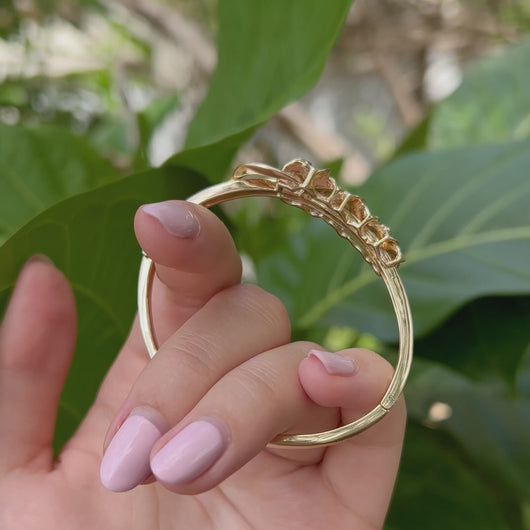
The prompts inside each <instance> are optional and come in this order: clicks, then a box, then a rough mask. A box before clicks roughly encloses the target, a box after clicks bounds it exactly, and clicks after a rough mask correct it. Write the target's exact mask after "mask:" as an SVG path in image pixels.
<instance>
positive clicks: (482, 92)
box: [428, 40, 530, 148]
mask: <svg viewBox="0 0 530 530" xmlns="http://www.w3.org/2000/svg"><path fill="white" fill-rule="evenodd" d="M529 85H530V41H528V40H527V41H525V42H523V43H520V44H518V45H516V46H513V47H511V48H507V49H506V50H504V51H503V52H502V53H500V54H499V55H497V56H495V57H489V58H486V59H483V60H482V61H479V62H477V63H476V64H475V65H474V66H472V67H471V68H470V70H469V72H468V73H467V74H466V75H465V77H464V80H463V83H462V85H461V86H460V87H459V88H458V89H457V90H456V91H455V92H454V94H453V95H451V96H450V97H449V98H447V99H446V100H445V101H443V102H442V103H440V104H439V105H437V106H436V107H435V109H434V112H433V116H432V119H431V122H430V124H429V135H428V144H429V146H430V147H432V148H440V147H458V146H467V145H471V144H480V143H491V142H499V141H507V140H514V139H523V138H528V137H529V136H530V90H528V86H529Z"/></svg>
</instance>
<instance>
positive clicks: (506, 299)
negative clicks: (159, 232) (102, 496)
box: [0, 0, 530, 530]
mask: <svg viewBox="0 0 530 530" xmlns="http://www.w3.org/2000/svg"><path fill="white" fill-rule="evenodd" d="M258 3H259V2H257V1H256V4H258ZM234 5H236V4H235V3H234ZM276 5H280V3H276ZM322 5H323V6H324V5H325V2H322ZM237 6H239V7H241V4H237V5H236V8H234V9H237ZM231 8H233V6H232V7H231ZM323 9H325V8H324V7H323ZM319 22H320V20H319ZM295 23H296V21H295V22H294V23H292V24H295ZM291 27H292V26H291ZM218 30H219V27H218V16H217V4H216V2H214V1H213V0H180V1H177V0H174V1H169V0H168V1H162V0H86V1H77V2H74V1H66V0H65V1H63V0H17V1H10V0H7V1H6V0H0V162H2V163H1V164H0V209H1V215H0V245H2V246H0V302H2V303H4V302H5V300H6V299H7V296H8V293H9V289H10V288H11V286H12V283H13V282H14V278H15V276H16V271H17V270H18V267H19V265H20V264H21V263H22V262H23V260H24V259H26V258H27V256H28V255H29V253H30V252H35V251H40V252H47V253H49V255H51V256H52V257H53V259H54V261H55V262H56V263H57V264H58V265H59V266H60V267H62V268H63V270H65V272H66V273H67V274H68V275H69V277H70V279H72V278H73V277H75V278H76V281H77V285H75V289H77V290H76V297H77V301H78V306H79V308H80V315H81V319H80V322H81V326H80V341H79V344H78V351H77V356H76V361H75V363H78V364H77V365H76V364H75V363H74V368H73V371H72V374H71V379H70V382H69V383H67V386H66V389H65V393H64V394H63V400H62V402H61V407H62V408H61V410H60V416H59V417H60V420H59V428H58V432H59V435H58V440H59V441H58V445H57V446H58V447H60V443H61V442H62V441H64V440H65V439H67V437H68V436H69V434H70V433H71V432H72V430H73V429H74V428H75V425H76V422H78V421H79V419H80V418H81V417H82V414H83V411H84V410H86V407H88V405H89V403H90V401H91V399H92V396H93V394H94V392H95V391H96V389H97V384H98V381H99V379H98V378H99V377H100V376H101V374H102V373H104V371H105V370H106V367H107V366H108V363H109V362H110V361H111V360H112V356H113V355H114V354H115V352H116V350H117V348H118V347H119V344H121V341H122V340H123V337H124V335H125V333H126V331H127V327H128V325H129V322H130V319H131V315H132V313H133V312H134V294H135V293H134V286H135V281H136V273H137V271H136V267H137V263H136V261H137V258H138V248H137V246H136V243H135V242H134V239H133V237H132V235H131V234H130V232H131V230H130V219H131V217H132V212H133V211H134V208H135V207H136V206H137V204H136V203H133V201H132V199H131V197H132V198H134V200H137V201H140V200H146V199H145V198H146V197H148V198H149V200H160V197H159V196H158V195H157V194H158V193H162V192H161V191H160V189H162V188H163V189H162V191H163V192H164V193H167V189H166V188H164V186H165V183H166V181H164V180H163V178H165V177H164V175H163V173H164V172H167V173H169V172H171V171H174V172H175V173H178V171H179V169H178V167H177V169H175V168H174V166H171V164H170V165H169V166H165V169H164V168H163V169H162V170H160V171H158V172H157V171H153V172H150V173H147V174H146V175H147V176H148V179H147V181H146V178H143V180H142V178H136V177H131V179H122V178H121V177H123V176H129V175H133V174H136V173H139V172H143V171H145V170H148V169H149V168H150V167H159V166H160V165H161V164H162V163H163V162H164V161H166V160H167V159H168V158H170V157H171V156H172V155H174V154H175V153H176V152H178V151H180V150H181V149H182V148H183V146H184V144H185V141H186V133H187V128H188V125H189V124H190V122H191V121H192V119H193V118H194V116H196V111H197V109H198V108H199V105H200V103H201V101H202V100H203V98H204V96H205V94H206V93H207V90H208V86H209V81H210V79H211V76H212V73H213V72H214V70H215V67H216V60H217V52H216V37H217V32H218ZM332 30H333V28H331V30H330V29H329V28H328V29H327V30H326V31H328V35H327V36H326V39H328V40H327V41H326V42H328V41H329V42H332V41H333V40H334V34H333V31H332ZM274 31H278V32H281V31H282V28H281V27H279V28H274ZM529 31H530V0H357V1H356V2H354V4H353V7H352V8H351V10H350V11H349V13H348V16H347V18H346V22H345V25H344V27H343V29H342V31H341V33H340V36H339V39H338V41H337V42H336V44H335V45H334V47H333V49H332V51H331V53H330V55H329V58H328V60H327V63H326V67H325V69H324V72H323V74H322V76H321V78H320V80H319V81H318V83H317V84H316V85H315V86H314V88H312V89H311V90H310V91H309V92H308V93H307V94H306V95H305V96H304V97H303V98H302V99H300V100H299V101H297V102H296V103H292V104H290V105H289V106H287V107H285V108H283V109H282V110H281V111H280V112H279V113H277V114H276V115H275V116H274V117H273V118H272V119H270V120H269V121H268V122H267V123H266V124H265V125H264V126H262V127H260V128H259V129H258V130H257V131H256V132H255V133H254V134H253V135H252V137H251V139H250V140H249V141H248V142H245V143H244V145H242V147H241V148H240V149H239V151H238V153H237V155H236V160H234V161H233V163H232V166H235V165H236V164H237V163H238V162H241V161H244V162H248V161H263V162H266V163H270V164H273V165H275V166H278V165H279V166H281V165H283V164H284V163H285V162H286V161H288V160H290V159H292V158H295V157H305V158H307V159H309V160H312V161H314V162H315V163H318V164H325V165H326V166H331V167H332V168H333V169H334V175H335V176H338V177H339V178H340V181H341V183H343V184H344V185H346V186H357V185H362V188H361V191H360V192H359V193H361V194H362V196H363V197H366V198H367V199H368V198H370V201H369V204H370V208H373V211H374V212H377V213H378V214H379V215H381V217H382V219H383V220H384V221H385V222H387V221H386V220H387V219H390V220H391V221H392V222H389V221H388V222H389V224H390V226H391V227H392V229H393V230H394V227H395V226H396V225H398V226H399V230H398V232H399V239H400V242H401V244H402V248H403V249H404V251H405V254H406V257H407V262H406V263H404V264H403V266H402V268H401V269H400V270H401V271H402V277H403V278H404V280H405V285H406V287H407V290H408V292H409V296H410V298H411V304H412V306H413V310H414V317H415V326H416V331H417V332H418V336H417V342H416V354H417V356H416V360H415V363H414V369H413V373H412V375H411V378H410V381H409V383H408V386H407V392H406V397H407V402H408V407H409V426H408V431H407V441H406V444H405V451H404V456H403V461H402V467H401V471H400V475H399V479H398V484H397V487H396V491H395V497H394V501H393V504H392V507H391V510H390V514H389V518H388V521H387V526H386V528H387V530H392V529H400V530H405V529H406V530H411V529H418V530H420V529H421V530H424V529H427V528H428V529H433V530H437V529H440V530H442V529H446V528H454V529H455V530H468V529H480V530H490V529H491V530H504V529H506V530H525V529H530V347H529V344H530V337H529V334H528V323H529V322H530V297H529V296H528V295H529V293H530V274H529V268H528V263H529V262H530V256H529V249H530V245H529V241H530V212H529V208H528V205H529V204H530V187H529V185H528V184H529V182H530V143H529V141H530V140H529V139H530V44H529V41H528V39H527V37H528V33H529ZM307 41H308V42H306V43H305V45H306V46H307V47H308V49H309V45H310V44H311V42H310V41H311V39H307ZM225 44H226V43H225ZM269 44H270V43H269ZM273 44H274V43H273ZM237 45H238V43H237V42H236V43H235V45H234V43H233V42H232V43H229V45H227V49H231V50H232V52H234V50H235V49H236V47H237ZM243 45H244V44H243ZM230 46H231V47H230ZM225 65H226V63H225ZM258 74H260V75H262V74H263V72H261V73H260V72H259V69H258ZM253 75H255V76H256V75H257V74H256V72H254V73H253ZM257 77H259V76H257ZM259 83H261V84H263V83H262V79H261V80H259ZM304 83H306V84H307V85H308V84H310V83H309V81H304V82H303V83H302V85H304ZM304 86H305V85H304ZM217 88H218V90H217V92H216V94H215V95H214V96H215V97H214V98H212V99H211V100H210V110H211V108H212V105H215V102H216V101H225V100H226V98H224V96H223V94H222V93H221V92H222V90H220V89H219V86H218V87H217ZM221 88H222V87H221ZM451 94H453V95H451ZM280 95H281V94H280ZM282 97H283V96H282ZM249 99H251V98H249ZM280 99H281V98H280ZM288 99H289V98H287V99H286V100H288ZM236 103H237V102H236ZM258 110H260V109H258ZM201 120H202V123H205V120H204V116H201ZM201 120H199V121H201ZM259 121H260V120H259V119H257V118H256V119H254V121H251V122H249V123H246V124H245V125H246V126H249V125H255V124H257V123H259ZM206 123H207V121H206ZM238 125H241V124H240V123H239V124H238ZM220 129H221V130H222V132H223V134H225V136H226V135H228V133H229V132H233V131H229V130H227V129H223V127H220ZM205 130H206V131H207V130H208V129H207V127H203V129H202V130H199V133H201V134H203V136H208V135H207V134H206V135H204V131H205ZM48 132H49V134H48ZM34 133H35V134H34ZM72 135H73V136H74V137H75V138H74V140H75V139H78V140H79V143H76V141H72V138H71V136H72ZM195 136H196V137H197V136H200V135H199V134H196V135H195ZM81 139H82V142H81ZM196 139H197V138H195V140H196ZM217 139H219V138H216V140H217ZM208 140H209V141H211V140H212V139H211V138H209V139H208ZM197 143H199V144H200V142H195V144H197ZM205 143H207V142H205ZM63 145H64V146H65V147H64V148H63ZM215 149H216V147H215V146H214V148H213V149H212V150H211V151H208V150H206V152H209V153H214V154H215V153H216V152H217V151H216V150H215ZM228 151H229V149H227V152H228ZM29 153H30V154H31V156H29ZM196 156H198V155H196ZM230 156H231V155H230ZM199 157H200V153H199ZM176 166H178V163H177V164H176ZM184 166H185V167H188V166H186V164H184ZM189 167H191V168H192V169H194V170H195V169H196V167H195V166H194V165H193V164H191V165H190V166H189ZM168 168H169V169H168ZM181 169H182V168H181ZM206 173H207V172H206ZM56 175H57V179H55V176H56ZM94 175H96V177H97V178H96V177H94ZM182 175H183V173H182V171H181V174H180V176H181V177H182ZM370 175H373V176H374V178H373V179H372V178H370ZM177 176H178V175H177ZM206 176H207V177H208V178H210V180H212V181H216V180H220V179H221V178H222V177H223V176H224V175H214V176H213V177H212V175H210V174H206ZM99 177H101V178H99ZM140 177H141V175H140ZM182 178H183V177H182ZM149 179H151V180H149ZM127 180H130V182H131V186H130V188H128V187H127V184H128V182H124V181H127ZM174 180H176V179H174ZM420 180H421V186H417V184H418V182H420ZM44 181H46V183H45V185H42V187H41V186H40V184H41V183H42V182H44ZM141 181H142V183H141V184H139V183H140V182H141ZM153 182H154V184H153ZM157 182H158V184H157ZM160 182H162V183H163V184H160ZM24 184H26V186H24ZM104 184H108V186H107V187H106V188H102V187H100V186H102V185H104ZM122 184H123V185H122ZM135 186H136V188H135ZM142 186H143V187H142ZM157 186H159V188H160V189H159V188H157ZM151 188H156V189H155V190H154V191H151ZM93 189H95V190H96V191H95V193H94V194H91V193H87V194H84V195H82V193H84V192H86V191H87V190H93ZM98 190H99V191H98ZM131 190H133V191H131ZM135 190H136V191H135ZM97 193H100V194H99V195H97ZM135 193H136V195H135ZM149 193H152V196H151V195H149ZM76 194H78V195H77V197H76ZM120 194H123V196H124V197H125V199H123V202H124V203H125V202H127V200H129V199H131V200H129V203H128V204H127V205H126V206H123V205H121V203H120V204H118V203H119V199H120V198H121V197H120ZM72 196H73V197H72ZM68 197H72V200H70V202H69V199H68V200H65V199H67V198H68ZM94 197H96V198H97V200H95V199H94ZM153 197H154V198H153ZM61 201H63V202H61ZM98 201H99V202H98ZM105 201H107V202H105ZM113 201H114V202H113ZM138 204H140V203H139V202H138ZM411 204H412V207H409V206H410V205H411ZM282 206H283V205H281V204H280V205H279V206H278V208H279V209H278V210H276V206H274V207H272V206H271V205H270V204H269V203H267V202H264V203H260V208H254V204H250V206H248V205H247V206H242V207H239V208H235V209H233V210H232V211H227V213H228V218H229V221H230V222H231V223H232V228H235V230H234V233H235V237H236V240H237V242H238V246H239V248H240V249H242V252H243V253H244V258H245V264H246V269H245V271H246V274H247V278H248V279H251V280H253V279H256V280H257V281H258V282H259V283H260V285H262V286H264V287H265V288H267V289H270V290H271V291H273V292H275V293H276V294H278V295H280V297H281V298H282V300H283V301H284V303H286V305H287V306H288V308H289V309H290V312H291V316H292V319H293V327H294V338H303V339H310V340H315V341H317V342H320V343H322V344H323V345H324V346H325V347H327V348H330V349H340V348H344V347H349V346H359V345H360V346H366V347H370V348H373V349H376V350H377V351H379V352H382V353H383V354H385V355H387V356H388V357H389V358H391V359H395V355H396V334H395V329H394V328H395V323H394V317H393V313H392V310H391V308H390V307H389V306H390V304H389V303H388V300H386V298H385V296H386V293H384V292H383V293H382V295H381V293H380V292H379V291H377V290H376V288H375V287H374V288H373V289H372V287H373V286H371V285H367V286H366V285H365V284H368V283H369V281H370V280H369V281H366V282H365V281H364V280H363V278H367V277H370V278H372V276H373V273H372V271H371V270H368V271H366V270H365V269H362V268H361V265H357V264H354V263H353V261H354V258H355V257H356V256H353V257H352V255H353V254H354V253H353V252H351V248H350V247H348V248H346V247H345V245H343V246H339V245H340V244H342V243H344V242H343V241H338V240H339V238H337V237H335V236H334V235H333V237H327V236H329V234H330V232H329V231H328V232H323V231H322V228H321V227H320V225H318V226H317V225H316V224H314V223H312V222H310V221H311V220H307V219H306V218H308V216H305V215H303V214H299V212H297V211H293V210H294V209H292V208H291V209H288V210H289V212H288V213H287V209H285V208H284V209H283V210H282V209H281V208H282ZM105 208H107V209H106V210H105ZM113 208H114V209H113ZM120 208H121V209H120ZM77 211H80V212H81V214H82V215H81V214H80V215H79V216H78V217H76V213H77ZM72 212H73V213H72ZM87 212H88V213H87ZM101 212H107V213H106V214H105V215H107V217H105V215H103V214H101ZM109 212H111V213H109ZM225 213H226V212H225ZM257 214H259V215H257ZM83 216H86V218H84V217H83ZM28 221H30V222H29V224H27V225H26V223H28ZM89 221H90V222H89ZM111 222H113V223H115V225H113V226H112V229H111V230H109V229H108V227H109V226H110V223H111ZM96 223H100V224H96ZM320 224H322V223H320ZM63 225H64V226H66V227H68V230H64V233H65V234H67V236H65V235H64V234H63V233H62V232H61V227H62V226H63ZM50 226H53V227H55V228H54V229H53V230H52V229H50V228H49V227H50ZM93 226H95V227H96V228H95V229H94V230H92V227H93ZM21 227H22V228H21ZM28 227H29V228H28ZM87 227H88V228H87ZM116 227H117V228H118V229H117V231H116V233H117V234H119V237H117V236H114V239H113V237H112V234H111V236H109V235H108V233H109V232H112V231H113V230H114V228H116ZM85 228H86V230H85ZM98 228H99V232H98V231H97V229H98ZM238 228H241V230H238ZM249 228H250V230H249ZM301 228H304V231H302V232H303V235H302V236H300V235H299V234H298V233H299V232H301ZM324 228H325V229H327V228H328V227H324ZM54 230H55V231H54ZM249 233H250V234H256V233H258V234H260V236H261V237H259V238H258V237H252V236H251V235H248V234H249ZM79 234H81V236H79ZM323 234H324V235H323ZM125 236H126V237H130V240H129V239H127V240H126V237H125ZM295 236H296V237H295ZM68 238H70V239H68ZM83 238H85V239H86V238H92V239H90V242H91V243H93V245H94V247H95V248H97V249H98V251H99V252H101V254H102V255H99V254H98V255H95V254H94V251H93V249H91V248H88V250H87V248H86V247H87V246H88V245H85V244H84V239H83ZM96 240H97V244H96ZM100 240H101V241H102V243H101V245H100ZM78 241H81V242H82V244H79V245H78V246H76V244H77V242H78ZM476 241H481V242H483V243H484V244H483V245H482V246H481V245H476V244H475V243H476ZM72 242H73V243H72ZM4 243H5V244H4ZM70 243H72V244H70ZM444 245H445V247H444ZM442 247H443V248H442ZM478 247H480V248H478ZM65 248H68V251H65ZM440 248H442V251H440ZM113 252H114V254H112V253H113ZM98 259H99V260H100V261H97V260H98ZM105 260H106V261H105ZM119 260H121V261H120V262H119V266H118V267H115V264H116V263H117V262H118V261H119ZM93 261H96V262H97V263H99V264H100V265H101V264H102V265H101V266H100V267H99V268H93V267H92V262H93ZM120 266H121V267H122V268H121V269H120V268H119V267H120ZM363 266H364V265H363ZM116 269H118V270H117V271H116ZM323 270H326V271H330V273H329V274H328V275H324V274H322V271H323ZM365 272H366V273H367V275H365ZM98 274H99V275H100V276H98ZM125 277H126V278H125ZM124 278H125V280H126V281H125V280H124ZM122 280H123V281H122ZM357 280H359V281H358V282H357V283H356V281H357ZM83 282H85V283H83ZM105 282H106V283H105ZM363 282H364V283H363ZM308 285H311V289H307V286H308ZM365 287H366V288H365ZM98 289H100V291H101V292H100V291H98ZM381 291H383V290H382V289H381ZM86 293H89V294H91V295H92V294H93V296H86ZM353 295H356V296H353ZM127 296H129V298H130V299H129V298H127ZM105 297H108V299H107V298H105ZM126 298H127V300H126V301H125V302H124V300H125V299H126ZM383 298H384V300H383ZM101 300H103V302H105V303H107V302H108V307H110V308H111V311H109V313H110V314H111V316H115V315H117V316H118V317H119V318H117V320H120V322H118V324H120V325H119V326H118V325H117V324H116V322H114V320H113V319H109V318H108V315H105V314H104V311H102V310H101V307H102V303H101ZM109 300H110V302H109ZM104 308H105V309H106V308H107V306H104ZM308 308H309V309H308ZM96 327H97V328H98V329H99V330H103V331H102V333H101V334H100V335H98V339H97V340H98V341H99V342H97V343H95V342H94V341H95V339H94V332H93V331H94V329H95V328H96ZM365 331H368V333H365ZM94 351H96V352H97V353H98V355H96V356H94V355H93V353H94ZM96 363H99V365H98V366H97V368H95V364H96ZM68 422H70V423H68Z"/></svg>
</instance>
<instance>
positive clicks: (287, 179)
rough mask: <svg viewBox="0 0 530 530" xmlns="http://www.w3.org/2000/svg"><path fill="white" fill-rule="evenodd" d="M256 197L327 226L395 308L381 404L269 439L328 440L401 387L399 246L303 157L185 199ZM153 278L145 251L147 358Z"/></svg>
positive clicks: (403, 325)
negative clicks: (394, 347)
mask: <svg viewBox="0 0 530 530" xmlns="http://www.w3.org/2000/svg"><path fill="white" fill-rule="evenodd" d="M255 196H258V197H277V198H279V199H281V200H282V201H283V202H285V203H287V204H290V205H292V206H296V207H298V208H301V209H302V210H304V211H306V212H307V213H309V214H310V215H312V216H314V217H320V218H322V219H323V220H324V221H326V223H328V224H329V225H331V226H332V227H333V228H334V229H335V230H336V231H337V233H338V234H339V235H340V236H341V237H343V238H344V239H347V240H348V241H349V242H350V243H351V244H352V245H353V246H354V247H355V248H356V249H357V250H358V251H359V252H360V253H361V255H362V256H363V258H364V259H365V261H366V262H368V263H369V264H370V265H371V266H372V268H373V270H374V272H375V274H377V275H378V276H380V277H381V278H382V280H383V281H384V283H385V285H386V288H387V290H388V293H389V295H390V299H391V301H392V305H393V307H394V311H395V313H396V317H397V321H398V329H399V358H398V361H397V365H396V368H395V371H394V376H393V378H392V380H391V382H390V385H389V387H388V389H387V390H386V392H385V394H384V395H383V397H382V399H381V401H380V402H379V404H378V405H377V406H376V407H375V408H374V409H372V410H371V411H370V412H368V413H367V414H366V415H364V416H363V417H362V418H359V419H358V420H356V421H354V422H353V423H350V424H348V425H343V426H341V427H338V428H336V429H332V430H329V431H324V432H319V433H313V434H279V435H278V436H276V437H275V438H274V439H273V440H272V441H271V442H270V443H269V447H285V446H292V447H302V446H304V447H311V446H324V445H332V444H334V443H338V442H341V441H343V440H346V439H347V438H350V437H351V436H353V435H355V434H358V433H360V432H362V431H364V430H366V429H367V428H368V427H370V426H371V425H373V424H374V423H376V422H377V421H379V420H380V419H381V418H383V416H385V415H386V414H387V413H388V412H389V411H390V409H391V408H392V406H393V405H394V404H395V403H396V401H397V400H398V398H399V396H400V394H401V392H402V390H403V387H404V386H405V382H406V380H407V376H408V373H409V370H410V365H411V362H412V340H413V332H412V319H411V314H410V307H409V302H408V299H407V295H406V293H405V289H404V288H403V284H402V283H401V279H400V278H399V276H398V273H397V268H398V266H399V264H400V263H401V262H402V261H403V258H402V255H401V250H400V248H399V246H398V243H397V241H396V240H395V239H394V238H393V237H391V236H390V231H389V229H388V228H387V227H386V226H384V225H382V224H380V223H379V219H378V218H377V217H374V216H373V215H372V214H371V213H370V211H369V210H368V208H367V206H366V204H365V203H364V201H363V200H362V199H361V198H360V197H358V196H357V195H352V194H350V193H348V192H347V191H344V190H342V189H340V188H339V187H338V186H337V184H336V182H335V180H334V179H333V178H331V176H330V174H329V171H328V170H326V169H320V170H317V169H315V168H314V167H312V166H311V164H310V163H309V162H306V161H305V160H293V161H292V162H289V163H288V164H286V165H285V166H284V167H283V168H282V169H281V170H278V169H275V168H273V167H270V166H266V165H263V164H244V165H241V166H239V167H238V168H237V169H236V170H235V172H234V175H233V177H232V178H231V179H230V180H229V181H227V182H223V183H221V184H217V185H214V186H211V187H209V188H206V189H204V190H202V191H200V192H198V193H196V194H195V195H193V196H192V197H190V198H189V199H188V201H190V202H193V203H195V204H200V205H203V206H206V207H207V208H208V207H211V206H215V205H216V204H220V203H222V202H225V201H228V200H232V199H238V198H242V197H255ZM153 278H154V265H153V262H152V261H151V259H150V258H149V257H148V256H146V255H145V254H144V255H143V258H142V263H141V266H140V274H139V279H138V317H139V321H140V328H141V331H142V336H143V338H144V342H145V345H146V347H147V351H148V353H149V355H150V357H153V356H154V355H155V354H156V352H157V350H158V346H157V344H156V341H155V338H154V335H153V328H152V321H151V308H150V296H151V287H152V283H153Z"/></svg>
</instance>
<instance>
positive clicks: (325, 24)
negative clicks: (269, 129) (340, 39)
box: [187, 0, 352, 147]
mask: <svg viewBox="0 0 530 530" xmlns="http://www.w3.org/2000/svg"><path fill="white" fill-rule="evenodd" d="M351 1H352V0H334V1H333V2H328V3H326V5H325V6H324V5H323V4H322V2H321V0H289V1H288V2H285V1H284V0H257V1H254V2H249V1H248V0H223V1H222V2H219V5H218V11H219V36H218V56H219V58H218V67H217V70H216V72H215V74H214V76H213V78H212V81H211V85H210V90H209V92H208V94H207V96H206V98H205V100H204V102H203V104H202V106H201V107H200V108H199V111H198V112H197V115H196V116H195V119H194V120H193V122H192V123H191V125H190V128H189V131H188V138H187V146H188V147H195V146H198V145H204V144H206V143H211V142H214V141H218V140H220V139H222V138H225V137H227V136H232V135H235V134H238V133H240V132H241V131H243V130H246V129H251V128H252V127H254V126H256V125H258V124H260V123H262V122H264V121H266V120H268V119H269V118H271V117H272V116H273V115H274V114H275V113H276V112H278V110H280V109H281V108H282V107H283V106H284V105H286V104H287V103H289V102H290V101H293V100H296V99H298V98H300V97H301V96H302V95H303V94H304V93H305V92H306V91H307V90H308V89H309V88H310V87H311V86H312V85H313V84H314V83H315V82H316V81H317V79H318V77H319V76H320V73H321V72H322V69H323V67H324V63H325V61H326V58H327V56H328V53H329V51H330V49H331V46H332V45H333V43H334V42H335V40H336V38H337V36H338V35H339V33H340V30H341V28H342V23H343V22H344V19H345V17H346V14H347V13H348V9H349V7H350V4H351Z"/></svg>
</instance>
